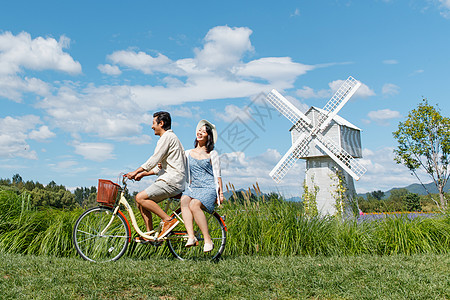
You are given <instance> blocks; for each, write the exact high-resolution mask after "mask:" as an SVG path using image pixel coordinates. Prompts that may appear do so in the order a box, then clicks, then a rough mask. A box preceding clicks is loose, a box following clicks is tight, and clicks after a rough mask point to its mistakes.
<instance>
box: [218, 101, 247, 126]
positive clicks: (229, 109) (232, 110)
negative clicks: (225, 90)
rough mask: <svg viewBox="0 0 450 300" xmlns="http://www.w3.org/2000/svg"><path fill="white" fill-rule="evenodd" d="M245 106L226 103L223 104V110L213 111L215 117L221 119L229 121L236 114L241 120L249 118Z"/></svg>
mask: <svg viewBox="0 0 450 300" xmlns="http://www.w3.org/2000/svg"><path fill="white" fill-rule="evenodd" d="M246 109H247V107H238V106H236V105H232V104H231V105H227V106H225V111H224V112H216V111H214V113H215V115H216V117H217V118H219V119H220V120H223V121H225V122H230V121H232V120H234V119H235V118H236V117H237V116H239V118H240V119H241V120H242V121H244V122H245V121H248V120H250V119H251V117H250V115H249V114H248V113H247V112H246Z"/></svg>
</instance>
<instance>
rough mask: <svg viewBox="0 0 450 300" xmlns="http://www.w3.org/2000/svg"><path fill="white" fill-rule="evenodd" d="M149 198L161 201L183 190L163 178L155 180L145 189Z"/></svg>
mask: <svg viewBox="0 0 450 300" xmlns="http://www.w3.org/2000/svg"><path fill="white" fill-rule="evenodd" d="M145 192H146V193H147V195H148V198H150V200H153V201H155V202H161V201H163V200H165V199H167V198H170V197H173V196H176V195H178V194H181V193H182V192H183V191H182V190H180V189H178V188H175V187H173V186H171V185H169V184H167V182H165V181H163V180H157V181H156V182H155V183H153V184H152V185H151V186H149V187H148V188H146V189H145Z"/></svg>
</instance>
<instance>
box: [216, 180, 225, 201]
mask: <svg viewBox="0 0 450 300" xmlns="http://www.w3.org/2000/svg"><path fill="white" fill-rule="evenodd" d="M217 181H219V201H220V203H223V200H224V197H223V189H222V177H219V178H217Z"/></svg>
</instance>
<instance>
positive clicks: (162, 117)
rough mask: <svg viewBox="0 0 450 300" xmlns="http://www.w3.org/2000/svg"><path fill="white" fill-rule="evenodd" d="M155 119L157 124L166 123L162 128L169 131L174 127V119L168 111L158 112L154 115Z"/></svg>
mask: <svg viewBox="0 0 450 300" xmlns="http://www.w3.org/2000/svg"><path fill="white" fill-rule="evenodd" d="M153 118H156V123H159V122H161V121H163V122H164V124H163V126H162V128H163V129H164V130H169V129H170V128H171V127H172V119H171V118H170V114H169V113H168V112H167V111H158V112H155V113H154V114H153Z"/></svg>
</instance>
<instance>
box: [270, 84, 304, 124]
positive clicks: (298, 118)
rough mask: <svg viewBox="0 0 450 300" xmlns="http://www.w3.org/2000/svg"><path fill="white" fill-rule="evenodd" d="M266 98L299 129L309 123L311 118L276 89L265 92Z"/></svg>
mask: <svg viewBox="0 0 450 300" xmlns="http://www.w3.org/2000/svg"><path fill="white" fill-rule="evenodd" d="M266 100H267V101H268V102H269V103H270V104H272V105H273V106H274V107H275V108H276V109H277V110H278V111H279V112H280V113H281V114H283V115H284V116H285V117H286V118H287V119H288V120H289V121H291V122H292V124H294V125H295V126H296V127H297V128H299V129H300V130H302V131H304V130H305V127H308V126H309V125H310V124H311V120H310V119H309V118H308V117H307V116H305V114H304V113H302V112H301V111H300V110H299V109H298V108H297V107H295V106H294V105H293V104H292V103H291V102H289V101H288V100H287V99H286V98H284V97H283V96H282V95H281V94H280V93H278V92H277V90H275V89H273V90H272V91H271V92H270V93H269V94H267V97H266Z"/></svg>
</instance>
